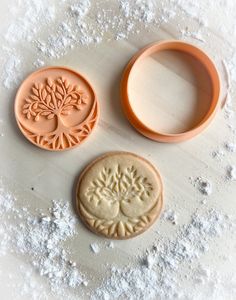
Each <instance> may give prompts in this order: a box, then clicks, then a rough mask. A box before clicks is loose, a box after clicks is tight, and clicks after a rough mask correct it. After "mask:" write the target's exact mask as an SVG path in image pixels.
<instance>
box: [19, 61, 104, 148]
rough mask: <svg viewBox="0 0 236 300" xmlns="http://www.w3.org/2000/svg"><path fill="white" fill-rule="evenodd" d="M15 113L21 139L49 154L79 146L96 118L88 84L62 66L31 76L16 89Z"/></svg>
mask: <svg viewBox="0 0 236 300" xmlns="http://www.w3.org/2000/svg"><path fill="white" fill-rule="evenodd" d="M14 109H15V117H16V121H17V124H18V126H19V128H20V130H21V132H22V133H23V135H24V136H25V137H26V138H27V139H28V140H29V141H30V142H31V143H33V144H34V145H36V146H38V147H40V148H42V149H46V150H50V151H63V150H68V149H71V148H74V147H76V146H78V145H80V144H81V143H82V142H83V141H84V140H86V139H87V138H88V137H89V135H90V133H91V132H92V131H93V129H94V128H95V126H96V124H97V121H98V118H99V104H98V100H97V96H96V94H95V92H94V90H93V88H92V86H91V84H90V83H89V82H88V80H87V79H85V78H84V76H82V75H81V74H79V73H78V72H76V71H75V70H72V69H70V68H67V67H61V66H60V67H58V66H52V67H46V68H42V69H39V70H37V71H36V72H33V73H31V74H30V75H29V76H28V77H27V78H26V79H25V80H24V81H23V83H22V84H21V86H20V87H19V89H18V92H17V94H16V98H15V107H14Z"/></svg>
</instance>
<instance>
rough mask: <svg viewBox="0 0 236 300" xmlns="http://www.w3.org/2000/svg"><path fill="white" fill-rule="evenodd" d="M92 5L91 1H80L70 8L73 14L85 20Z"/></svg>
mask: <svg viewBox="0 0 236 300" xmlns="http://www.w3.org/2000/svg"><path fill="white" fill-rule="evenodd" d="M90 7H91V3H90V1H89V0H80V1H79V2H78V3H76V4H73V5H71V6H70V10H71V12H72V14H74V15H76V16H77V17H79V18H83V17H84V16H85V15H86V14H87V13H88V11H89V9H90Z"/></svg>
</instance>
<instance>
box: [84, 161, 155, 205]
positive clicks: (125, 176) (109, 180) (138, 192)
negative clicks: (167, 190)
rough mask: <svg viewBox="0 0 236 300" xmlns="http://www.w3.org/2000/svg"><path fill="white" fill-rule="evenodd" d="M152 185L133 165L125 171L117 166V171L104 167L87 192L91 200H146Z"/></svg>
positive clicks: (112, 201) (98, 201)
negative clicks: (136, 198) (134, 198)
mask: <svg viewBox="0 0 236 300" xmlns="http://www.w3.org/2000/svg"><path fill="white" fill-rule="evenodd" d="M152 189H153V188H152V185H151V184H150V183H149V182H148V180H147V178H145V177H143V176H141V175H138V174H137V170H136V169H135V168H134V167H133V166H132V167H131V168H127V169H126V170H125V172H122V171H121V168H120V166H119V165H118V166H117V169H116V172H115V173H112V171H111V169H107V168H104V169H103V170H102V171H101V173H100V174H99V178H97V179H95V180H94V181H92V182H91V186H90V187H89V188H88V191H87V193H86V195H87V197H88V198H89V200H90V201H97V205H99V204H100V203H101V201H102V200H103V201H108V202H111V203H114V202H119V204H120V205H121V206H122V203H123V202H128V203H130V202H131V200H132V198H133V197H138V199H139V200H140V201H145V198H144V197H145V196H150V192H151V190H152Z"/></svg>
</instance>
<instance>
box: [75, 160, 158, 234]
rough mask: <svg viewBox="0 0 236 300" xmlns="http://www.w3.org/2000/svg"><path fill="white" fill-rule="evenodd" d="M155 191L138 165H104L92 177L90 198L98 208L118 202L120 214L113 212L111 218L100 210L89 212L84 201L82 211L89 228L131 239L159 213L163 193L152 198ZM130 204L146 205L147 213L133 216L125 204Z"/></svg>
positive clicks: (88, 194) (88, 198) (86, 193)
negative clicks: (101, 214)
mask: <svg viewBox="0 0 236 300" xmlns="http://www.w3.org/2000/svg"><path fill="white" fill-rule="evenodd" d="M153 190H154V189H153V186H152V184H151V183H150V182H149V180H148V178H146V177H145V176H142V175H141V174H139V173H138V171H137V169H136V168H135V167H134V166H132V167H128V168H121V167H120V166H119V165H117V166H116V167H115V169H114V167H113V168H112V169H110V168H103V169H102V170H101V172H99V174H98V176H97V178H95V179H94V180H92V181H91V183H90V185H89V186H88V187H87V190H86V192H85V196H86V199H87V200H86V201H88V203H91V204H92V205H93V207H96V208H97V209H98V210H99V207H100V206H101V207H103V208H104V207H105V206H104V205H108V206H109V207H112V205H115V206H116V207H117V205H118V207H119V209H118V211H117V215H113V217H112V218H111V219H106V218H102V217H98V216H96V213H95V214H93V213H92V212H91V211H89V210H88V209H87V208H86V206H85V205H84V203H82V202H80V203H79V209H80V213H81V214H82V216H83V218H84V220H85V221H86V223H87V224H88V225H89V227H92V228H94V230H96V231H97V232H100V233H101V234H104V235H105V236H109V237H112V238H121V239H122V238H127V237H129V236H133V235H136V234H137V233H138V232H140V231H142V230H143V229H144V228H145V227H147V226H148V225H149V224H151V223H152V222H153V220H154V219H155V218H156V216H157V215H158V213H159V211H160V208H161V203H162V195H161V194H160V195H159V196H160V199H159V198H158V197H157V198H155V197H154V198H151V197H152V195H151V193H152V192H153ZM155 194H156V192H155ZM157 196H158V195H157ZM150 199H152V200H150ZM150 201H151V202H152V203H153V204H152V205H151V206H148V204H147V203H150ZM145 202H147V203H145ZM145 204H147V205H145ZM127 205H128V206H130V207H131V210H132V209H133V207H134V206H133V205H135V206H136V205H137V206H139V207H143V209H144V210H143V213H142V214H141V215H136V214H135V213H134V214H133V213H132V216H131V215H129V216H128V215H126V213H125V209H124V206H127ZM145 207H149V209H148V210H146V209H145ZM94 212H95V211H94Z"/></svg>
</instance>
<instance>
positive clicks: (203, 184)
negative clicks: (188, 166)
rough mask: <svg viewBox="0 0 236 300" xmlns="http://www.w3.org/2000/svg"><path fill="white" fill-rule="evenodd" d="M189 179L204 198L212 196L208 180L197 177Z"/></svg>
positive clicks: (210, 184)
mask: <svg viewBox="0 0 236 300" xmlns="http://www.w3.org/2000/svg"><path fill="white" fill-rule="evenodd" d="M189 179H190V182H191V183H192V184H193V185H194V186H195V187H196V188H197V189H198V190H199V192H201V194H203V195H205V196H209V195H211V194H212V183H211V182H210V181H209V180H208V179H206V178H202V177H197V178H196V179H193V178H192V177H190V178H189Z"/></svg>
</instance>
